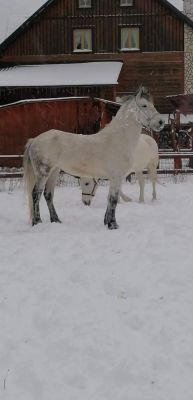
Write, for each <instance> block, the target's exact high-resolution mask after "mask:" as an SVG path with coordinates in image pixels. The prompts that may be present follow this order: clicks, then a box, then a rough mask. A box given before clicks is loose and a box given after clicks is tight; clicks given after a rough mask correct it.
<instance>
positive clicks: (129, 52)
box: [0, 0, 193, 112]
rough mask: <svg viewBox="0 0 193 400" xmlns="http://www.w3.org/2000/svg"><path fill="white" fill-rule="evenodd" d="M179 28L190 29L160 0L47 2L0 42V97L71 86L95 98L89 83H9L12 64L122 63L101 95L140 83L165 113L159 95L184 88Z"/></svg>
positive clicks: (53, 92) (55, 92)
mask: <svg viewBox="0 0 193 400" xmlns="http://www.w3.org/2000/svg"><path fill="white" fill-rule="evenodd" d="M185 1H186V2H188V1H189V0H185ZM185 27H188V30H189V31H190V32H193V21H192V20H191V18H189V17H187V16H186V15H184V14H183V13H182V12H180V11H179V10H177V9H176V8H175V7H174V6H172V5H171V4H170V3H169V2H168V1H166V0H48V1H47V2H45V4H44V5H43V6H42V7H41V8H40V9H39V10H37V12H36V13H35V14H33V15H32V16H31V17H30V18H29V19H28V20H27V21H25V22H24V23H23V24H22V25H21V26H20V27H19V28H18V29H17V30H16V31H15V32H14V33H13V34H11V35H10V36H9V37H8V38H7V39H6V40H5V41H4V42H3V43H1V45H0V67H1V68H2V70H1V74H0V101H1V103H3V102H10V101H15V100H19V99H22V98H31V97H33V98H34V97H35V98H38V97H58V96H66V95H69V96H72V95H74V94H77V88H78V95H79V96H81V95H92V96H100V97H101V90H100V88H99V87H96V86H95V85H94V82H93V85H92V84H91V85H90V86H87V85H83V86H78V85H76V86H75V85H74V86H73V87H68V89H67V87H66V86H65V85H63V84H62V81H61V85H59V86H51V85H47V86H43V85H42V86H41V85H40V86H37V85H36V84H34V86H33V87H32V86H31V85H30V76H29V85H28V86H26V84H25V86H22V82H20V84H19V85H18V84H17V79H16V80H15V82H13V83H12V84H11V85H10V86H9V85H8V84H7V83H6V73H5V74H4V72H6V70H7V68H9V67H12V66H16V65H19V66H21V65H26V64H28V65H34V66H35V65H37V64H43V65H45V64H54V63H57V64H59V63H61V64H65V63H82V62H93V61H98V62H104V61H105V62H107V61H108V62H110V61H121V62H123V67H122V69H121V72H120V76H119V84H118V85H115V84H113V85H110V86H111V90H109V92H108V90H107V88H105V90H103V97H104V96H105V97H106V98H110V99H112V98H113V97H114V98H115V96H122V95H124V94H126V93H130V92H133V91H135V90H136V89H137V87H138V86H139V85H140V84H144V85H147V86H148V87H149V88H150V90H151V92H152V93H153V95H154V98H155V105H156V106H157V108H158V109H159V111H160V112H169V111H171V109H172V105H171V104H170V103H169V101H167V99H166V96H167V95H174V94H179V93H183V92H184V83H185V76H184V70H185V68H184V49H185V44H184V29H185ZM13 73H14V71H13ZM110 86H109V87H110ZM115 91H116V92H115Z"/></svg>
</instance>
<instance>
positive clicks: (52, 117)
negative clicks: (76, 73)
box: [0, 98, 111, 166]
mask: <svg viewBox="0 0 193 400" xmlns="http://www.w3.org/2000/svg"><path fill="white" fill-rule="evenodd" d="M110 119H111V116H110V114H109V112H108V110H106V108H105V105H104V104H103V103H102V102H100V101H99V100H93V99H91V98H76V99H75V98H71V99H55V100H51V99H50V100H47V101H46V100H43V101H36V100H34V101H28V102H26V101H24V102H21V103H15V104H10V105H6V106H3V107H0V155H1V156H2V155H3V156H5V155H22V154H23V152H24V146H25V144H26V142H27V140H28V139H29V138H33V137H35V136H37V135H39V134H40V133H42V132H45V131H47V130H49V129H59V130H61V131H67V132H72V133H79V134H93V133H96V132H97V131H98V130H99V129H100V126H103V125H104V124H105V123H106V122H109V121H110ZM6 165H9V166H14V165H17V166H20V165H21V159H20V160H17V159H15V160H14V159H6V158H0V166H6Z"/></svg>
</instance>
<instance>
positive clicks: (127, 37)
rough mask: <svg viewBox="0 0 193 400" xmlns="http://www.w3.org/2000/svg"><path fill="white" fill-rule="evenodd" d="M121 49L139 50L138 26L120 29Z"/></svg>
mask: <svg viewBox="0 0 193 400" xmlns="http://www.w3.org/2000/svg"><path fill="white" fill-rule="evenodd" d="M121 50H122V51H124V50H126V51H127V50H139V28H133V27H131V28H122V29H121Z"/></svg>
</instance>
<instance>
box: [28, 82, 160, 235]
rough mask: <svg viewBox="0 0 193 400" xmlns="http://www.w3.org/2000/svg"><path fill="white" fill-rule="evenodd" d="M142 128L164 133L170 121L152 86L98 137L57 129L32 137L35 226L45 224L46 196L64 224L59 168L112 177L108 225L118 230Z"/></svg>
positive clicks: (30, 161) (30, 163)
mask: <svg viewBox="0 0 193 400" xmlns="http://www.w3.org/2000/svg"><path fill="white" fill-rule="evenodd" d="M142 126H146V127H147V128H151V129H153V130H155V131H160V130H161V129H162V128H163V126H164V120H163V119H162V117H161V115H160V114H159V113H158V112H157V111H156V109H155V107H154V105H153V102H152V98H151V96H150V94H149V92H148V90H147V89H145V88H143V87H141V88H140V89H139V90H138V92H137V94H136V95H134V96H131V97H130V98H129V99H128V100H127V101H126V102H125V103H124V104H123V105H122V106H121V108H120V109H119V111H118V112H117V114H116V116H115V117H114V118H113V119H112V121H111V122H110V123H109V124H108V125H106V127H105V128H104V129H101V130H100V131H99V132H98V133H96V134H94V135H89V136H87V135H77V134H72V133H68V132H62V131H59V130H55V129H52V130H50V131H47V132H44V133H42V134H40V135H39V136H37V137H36V138H34V139H30V140H29V141H28V143H27V145H26V149H25V152H24V180H25V187H26V189H27V193H28V200H29V208H30V216H31V220H32V225H35V224H38V223H39V222H41V218H40V210H39V201H40V197H41V195H42V192H43V191H44V196H45V199H46V202H47V205H48V209H49V212H50V220H51V222H60V220H59V218H58V215H57V213H56V210H55V208H54V204H53V195H54V187H55V183H56V178H57V176H58V174H59V171H60V170H61V169H62V170H63V171H65V172H67V173H69V174H71V175H74V176H81V177H84V176H85V177H90V178H95V179H99V178H104V179H108V180H109V194H108V203H107V209H106V213H105V218H104V223H105V225H107V226H108V228H109V229H116V228H118V225H117V222H116V218H115V210H116V206H117V202H118V196H119V191H120V187H121V183H122V179H123V177H125V176H127V175H128V173H129V172H130V171H131V168H132V165H133V155H134V153H135V150H136V146H137V143H138V140H139V137H140V134H141V130H142Z"/></svg>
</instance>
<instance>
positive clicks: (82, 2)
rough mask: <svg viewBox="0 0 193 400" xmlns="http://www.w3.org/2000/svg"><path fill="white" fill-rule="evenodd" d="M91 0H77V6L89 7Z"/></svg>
mask: <svg viewBox="0 0 193 400" xmlns="http://www.w3.org/2000/svg"><path fill="white" fill-rule="evenodd" d="M90 7H91V0H79V8H90Z"/></svg>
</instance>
